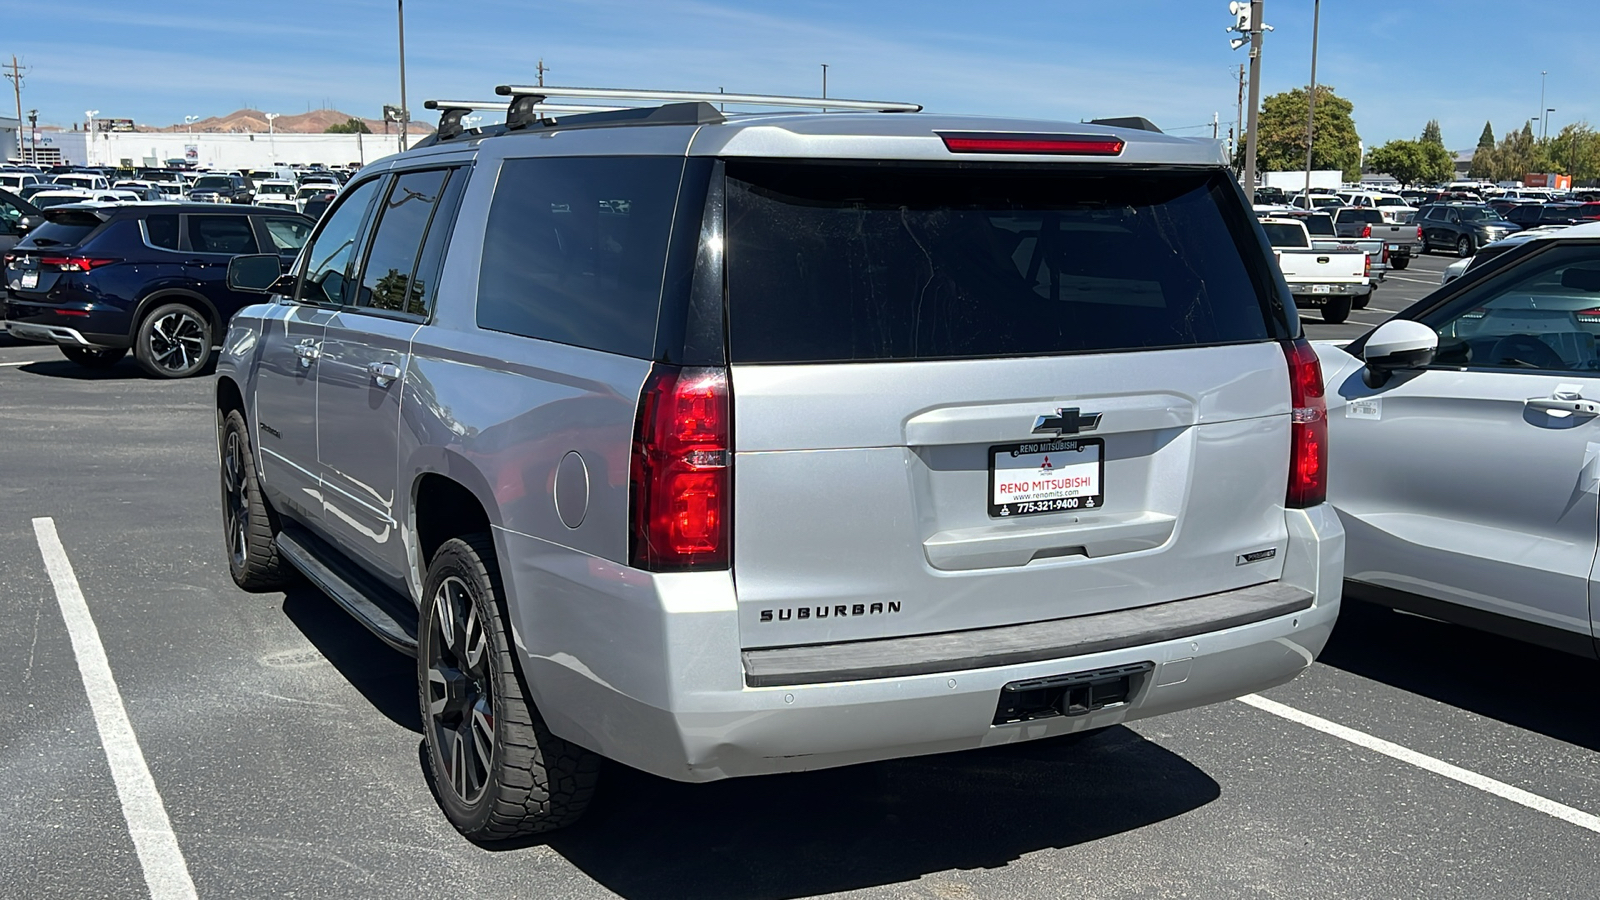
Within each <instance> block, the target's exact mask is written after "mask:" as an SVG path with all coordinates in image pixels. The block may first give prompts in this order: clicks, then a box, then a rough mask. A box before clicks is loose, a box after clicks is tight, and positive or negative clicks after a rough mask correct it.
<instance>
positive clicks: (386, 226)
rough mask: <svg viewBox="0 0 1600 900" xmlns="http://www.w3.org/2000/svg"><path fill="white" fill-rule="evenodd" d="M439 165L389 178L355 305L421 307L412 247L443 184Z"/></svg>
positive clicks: (445, 174) (398, 309) (416, 246)
mask: <svg viewBox="0 0 1600 900" xmlns="http://www.w3.org/2000/svg"><path fill="white" fill-rule="evenodd" d="M449 174H450V173H449V172H448V171H446V170H444V169H434V170H433V171H430V172H407V173H405V174H403V175H401V176H399V177H398V178H396V179H395V180H394V185H393V187H391V188H390V189H389V195H388V196H387V197H385V198H384V200H383V203H382V204H380V205H379V212H378V216H379V218H378V225H377V229H376V231H375V233H374V234H373V237H372V244H371V246H370V247H369V248H368V249H367V260H366V264H365V267H364V269H363V274H362V276H361V289H360V290H359V291H358V292H357V294H356V302H355V305H356V306H370V307H372V308H374V309H387V310H391V311H393V312H413V311H414V308H420V307H421V299H422V286H421V285H420V284H418V283H417V282H416V281H414V280H413V276H414V274H415V270H416V267H417V252H418V250H420V249H421V247H422V238H423V234H424V233H425V232H426V231H427V230H428V221H429V219H431V218H432V217H433V210H434V207H435V206H436V205H437V204H438V202H439V194H440V192H441V191H442V190H443V189H444V183H445V179H446V177H448V175H449Z"/></svg>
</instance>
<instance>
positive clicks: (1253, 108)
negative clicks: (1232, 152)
mask: <svg viewBox="0 0 1600 900" xmlns="http://www.w3.org/2000/svg"><path fill="white" fill-rule="evenodd" d="M1262 4H1263V0H1248V2H1246V0H1233V2H1232V3H1229V4H1228V12H1229V13H1230V14H1231V15H1233V16H1234V17H1235V22H1234V26H1233V27H1232V28H1229V29H1227V30H1228V31H1236V32H1238V33H1239V37H1236V38H1234V39H1233V41H1232V42H1231V45H1232V47H1233V49H1235V50H1237V49H1239V48H1240V47H1243V46H1244V45H1245V44H1247V43H1248V44H1249V45H1250V120H1249V122H1248V125H1247V131H1246V132H1245V143H1244V147H1245V150H1244V176H1243V177H1242V178H1241V179H1240V181H1241V182H1242V184H1243V186H1244V193H1245V196H1246V197H1248V198H1249V199H1250V201H1251V202H1252V203H1254V202H1255V199H1256V131H1257V128H1256V125H1257V120H1258V118H1259V113H1260V107H1261V39H1262V37H1263V36H1264V35H1265V33H1266V32H1268V31H1271V30H1272V28H1271V26H1269V25H1267V24H1265V23H1264V22H1262V21H1261V7H1262Z"/></svg>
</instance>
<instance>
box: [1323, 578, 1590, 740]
mask: <svg viewBox="0 0 1600 900" xmlns="http://www.w3.org/2000/svg"><path fill="white" fill-rule="evenodd" d="M1317 661H1318V662H1320V663H1325V664H1327V665H1330V666H1334V667H1335V668H1339V669H1343V670H1344V671H1346V672H1349V673H1351V674H1353V675H1360V676H1362V677H1363V678H1370V679H1372V680H1374V681H1381V682H1383V683H1384V684H1387V685H1389V686H1391V687H1396V688H1400V689H1401V690H1404V691H1410V692H1411V693H1413V694H1420V695H1422V696H1424V697H1428V698H1430V699H1433V700H1437V701H1439V702H1441V703H1448V704H1450V705H1451V706H1455V707H1458V708H1460V709H1465V710H1468V711H1469V712H1474V713H1477V714H1478V715H1481V716H1486V717H1488V718H1491V719H1496V720H1498V721H1501V722H1504V723H1506V724H1507V725H1514V726H1516V727H1518V728H1525V729H1527V730H1529V731H1535V732H1538V733H1540V734H1543V735H1546V736H1548V737H1552V738H1555V739H1557V740H1561V741H1566V742H1568V743H1571V744H1577V745H1579V746H1581V747H1587V748H1588V749H1590V750H1596V751H1600V662H1596V661H1595V660H1592V659H1583V658H1581V657H1577V656H1572V655H1569V654H1566V653H1562V652H1560V651H1559V650H1549V649H1546V648H1544V647H1539V646H1536V645H1534V644H1528V643H1524V642H1522V641H1516V640H1512V639H1510V638H1506V637H1501V636H1499V635H1495V634H1489V633H1487V632H1482V631H1475V630H1473V629H1470V628H1465V627H1463V626H1460V625H1452V624H1448V623H1445V622H1438V621H1435V620H1433V619H1425V618H1422V617H1421V616H1414V615H1407V614H1404V613H1398V612H1395V611H1394V610H1391V609H1387V608H1384V607H1380V606H1375V605H1373V604H1370V603H1363V602H1361V601H1358V600H1351V599H1348V598H1346V599H1345V601H1344V605H1343V607H1342V608H1341V610H1340V612H1339V624H1338V626H1337V627H1335V628H1334V630H1333V636H1332V637H1331V638H1330V639H1329V641H1328V646H1327V647H1326V648H1324V649H1323V651H1322V655H1321V656H1319V657H1318V658H1317Z"/></svg>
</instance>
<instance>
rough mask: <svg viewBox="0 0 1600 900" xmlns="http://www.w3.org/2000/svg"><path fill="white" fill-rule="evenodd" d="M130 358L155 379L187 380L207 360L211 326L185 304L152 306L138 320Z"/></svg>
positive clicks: (209, 350) (209, 349)
mask: <svg viewBox="0 0 1600 900" xmlns="http://www.w3.org/2000/svg"><path fill="white" fill-rule="evenodd" d="M133 356H134V358H135V359H137V360H138V361H139V365H140V366H141V367H143V368H144V370H145V371H146V372H149V373H150V374H151V375H154V376H156V377H157V378H188V377H189V376H191V375H196V374H198V373H199V372H200V370H201V369H204V368H205V367H206V364H207V363H208V362H210V361H211V323H210V322H209V321H207V319H206V315H205V313H202V312H200V311H199V310H197V309H195V308H194V307H192V306H189V305H188V304H185V303H167V304H164V305H162V306H158V307H156V308H155V309H154V310H152V311H151V312H150V314H149V315H147V316H145V317H144V318H143V319H140V320H139V327H138V328H137V329H136V330H135V331H134V338H133Z"/></svg>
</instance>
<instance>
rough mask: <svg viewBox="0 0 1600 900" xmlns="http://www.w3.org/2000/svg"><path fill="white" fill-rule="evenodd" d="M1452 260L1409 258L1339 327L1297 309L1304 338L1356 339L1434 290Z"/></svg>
mask: <svg viewBox="0 0 1600 900" xmlns="http://www.w3.org/2000/svg"><path fill="white" fill-rule="evenodd" d="M1455 261H1456V257H1454V256H1448V255H1443V254H1437V255H1436V254H1429V255H1426V256H1421V257H1417V258H1415V259H1413V260H1412V261H1411V264H1410V265H1409V266H1407V267H1406V269H1405V270H1404V271H1391V272H1389V274H1388V277H1387V278H1386V279H1385V280H1384V282H1383V284H1381V285H1379V286H1378V290H1377V292H1376V293H1375V294H1373V296H1372V301H1371V302H1370V303H1368V304H1367V308H1366V309H1357V310H1353V311H1351V313H1350V318H1349V319H1348V320H1346V321H1345V323H1344V324H1342V325H1329V324H1327V323H1325V322H1323V321H1322V315H1321V313H1319V312H1318V311H1317V310H1314V309H1303V310H1301V311H1300V320H1301V321H1302V322H1304V323H1305V327H1306V337H1308V338H1310V339H1311V340H1313V341H1333V340H1339V341H1349V340H1354V339H1355V338H1358V337H1360V336H1361V335H1363V334H1365V333H1367V332H1368V331H1370V330H1372V328H1373V326H1375V325H1377V324H1379V323H1381V322H1382V321H1383V320H1384V319H1387V318H1389V317H1390V316H1392V315H1394V314H1395V313H1397V312H1399V311H1400V310H1402V309H1405V308H1406V307H1408V306H1410V305H1411V304H1413V303H1415V302H1416V301H1418V300H1420V299H1422V298H1423V297H1425V296H1427V295H1428V294H1430V293H1432V292H1433V291H1434V290H1436V289H1437V288H1438V287H1439V278H1440V276H1442V275H1443V274H1444V269H1445V266H1448V265H1450V264H1451V263H1453V262H1455Z"/></svg>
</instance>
